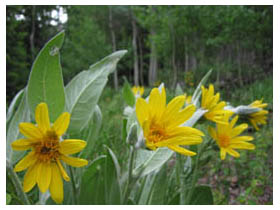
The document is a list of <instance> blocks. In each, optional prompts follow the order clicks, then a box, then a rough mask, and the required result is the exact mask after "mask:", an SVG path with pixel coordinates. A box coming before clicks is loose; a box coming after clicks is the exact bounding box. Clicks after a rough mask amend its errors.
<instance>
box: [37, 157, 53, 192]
mask: <svg viewBox="0 0 280 210" xmlns="http://www.w3.org/2000/svg"><path fill="white" fill-rule="evenodd" d="M51 176H52V173H51V164H50V163H49V162H42V163H41V164H40V167H39V169H38V177H37V183H38V187H39V189H40V191H41V192H42V193H44V192H46V191H47V189H48V188H49V186H50V182H51Z"/></svg>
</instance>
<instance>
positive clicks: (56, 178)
mask: <svg viewBox="0 0 280 210" xmlns="http://www.w3.org/2000/svg"><path fill="white" fill-rule="evenodd" d="M51 170H52V172H51V175H52V177H51V182H50V193H51V197H52V199H53V200H54V201H55V202H56V203H62V201H63V181H62V178H61V174H60V170H59V168H58V166H57V164H56V163H51Z"/></svg>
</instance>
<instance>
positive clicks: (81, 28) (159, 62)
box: [6, 5, 273, 103]
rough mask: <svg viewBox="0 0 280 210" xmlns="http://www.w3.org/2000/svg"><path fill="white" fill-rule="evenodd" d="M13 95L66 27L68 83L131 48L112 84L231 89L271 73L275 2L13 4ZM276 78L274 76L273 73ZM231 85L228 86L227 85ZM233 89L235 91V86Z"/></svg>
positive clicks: (10, 81)
mask: <svg viewBox="0 0 280 210" xmlns="http://www.w3.org/2000/svg"><path fill="white" fill-rule="evenodd" d="M6 10H7V32H6V36H7V38H6V40H7V102H8V103H9V102H10V101H11V99H12V97H13V96H14V95H15V94H16V93H17V92H18V91H19V90H20V89H22V88H23V87H24V86H25V85H26V84H27V79H28V75H29V72H30V70H31V65H32V62H33V61H34V59H35V57H36V55H37V54H38V52H39V50H40V49H41V48H42V47H43V45H44V43H46V42H47V41H48V40H49V39H50V38H51V37H52V36H54V35H55V34H56V33H57V32H59V31H61V30H65V32H66V36H65V42H64V45H63V48H62V52H61V63H62V68H63V75H64V83H65V84H67V83H68V81H69V80H70V79H71V78H72V77H73V76H74V75H76V74H77V73H78V72H80V71H81V70H84V69H88V67H89V66H90V65H91V64H93V63H95V62H97V61H98V60H99V59H101V58H103V57H105V56H107V55H108V54H110V53H112V52H113V51H115V50H119V49H127V50H128V53H127V55H126V56H125V57H124V58H123V59H122V60H121V62H120V64H119V65H118V69H117V72H116V74H114V75H112V76H111V78H110V82H109V85H110V86H111V87H112V88H114V89H117V88H118V87H119V86H120V85H122V83H123V79H122V77H123V76H126V77H127V79H128V80H129V81H130V82H131V83H132V84H134V85H143V86H150V87H152V86H155V85H158V84H160V83H161V82H164V83H165V85H166V86H167V87H169V88H172V89H174V88H175V87H176V84H177V83H179V84H180V85H181V86H182V87H184V88H188V87H189V88H191V87H194V86H196V85H197V83H198V82H199V81H200V79H201V77H202V76H203V75H204V74H205V73H206V72H207V71H208V70H209V69H213V70H214V71H213V73H212V75H211V78H210V81H212V82H213V83H215V85H216V87H219V88H221V89H225V90H231V89H233V88H235V87H242V86H244V85H248V84H252V83H254V82H255V81H257V80H261V81H263V80H264V79H265V78H270V79H272V64H273V61H272V45H273V40H272V38H273V37H272V31H273V30H272V16H273V13H272V11H273V7H272V6H55V5H53V6H34V5H33V6H7V7H6ZM271 81H272V80H271ZM226 92H228V91H226ZM228 93H229V92H228Z"/></svg>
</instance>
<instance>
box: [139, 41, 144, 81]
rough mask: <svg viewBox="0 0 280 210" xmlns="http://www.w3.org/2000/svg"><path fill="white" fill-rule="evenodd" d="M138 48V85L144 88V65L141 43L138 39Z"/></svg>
mask: <svg viewBox="0 0 280 210" xmlns="http://www.w3.org/2000/svg"><path fill="white" fill-rule="evenodd" d="M138 46H139V57H140V60H139V61H140V69H139V74H140V84H141V85H142V86H144V76H143V74H144V72H143V71H144V69H143V68H144V64H143V50H142V42H141V39H138Z"/></svg>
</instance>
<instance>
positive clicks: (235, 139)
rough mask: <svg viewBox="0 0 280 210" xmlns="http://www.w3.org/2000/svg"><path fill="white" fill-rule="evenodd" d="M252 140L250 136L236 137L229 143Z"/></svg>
mask: <svg viewBox="0 0 280 210" xmlns="http://www.w3.org/2000/svg"><path fill="white" fill-rule="evenodd" d="M253 139H254V138H253V137H252V136H237V137H235V138H232V139H231V142H233V143H235V142H240V141H252V140H253Z"/></svg>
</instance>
